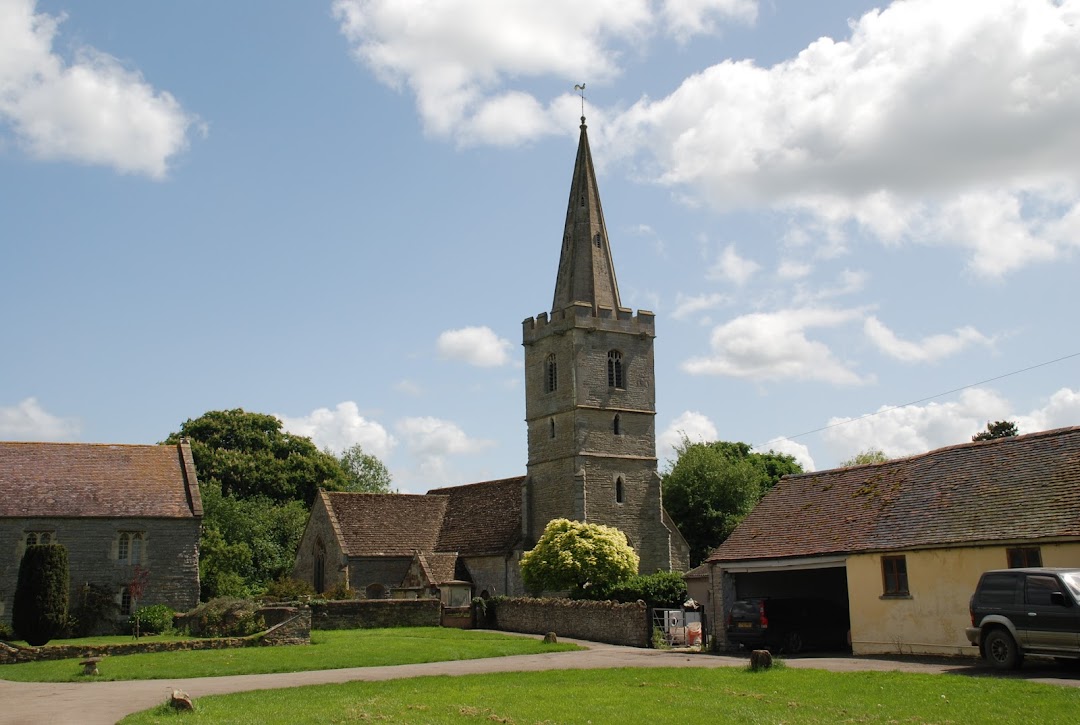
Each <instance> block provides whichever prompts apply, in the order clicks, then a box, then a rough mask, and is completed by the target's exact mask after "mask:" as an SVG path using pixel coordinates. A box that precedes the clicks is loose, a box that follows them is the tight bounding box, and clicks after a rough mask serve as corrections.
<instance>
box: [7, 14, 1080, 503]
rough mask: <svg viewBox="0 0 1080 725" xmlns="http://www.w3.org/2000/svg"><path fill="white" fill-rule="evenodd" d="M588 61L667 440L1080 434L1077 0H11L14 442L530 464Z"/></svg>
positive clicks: (858, 440)
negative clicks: (262, 436) (254, 433)
mask: <svg viewBox="0 0 1080 725" xmlns="http://www.w3.org/2000/svg"><path fill="white" fill-rule="evenodd" d="M581 82H585V83H586V92H585V96H586V100H585V113H586V115H587V117H588V124H589V136H590V141H591V143H592V148H593V155H594V159H595V161H596V164H597V167H598V173H599V183H600V191H601V196H602V199H603V202H604V211H605V217H606V221H607V225H608V229H609V235H610V238H611V244H612V250H613V255H614V259H615V264H616V270H617V274H618V277H619V283H620V289H621V292H622V300H623V303H624V304H625V305H628V306H632V307H634V308H636V309H648V310H653V311H655V312H656V314H657V333H658V338H657V341H656V366H657V369H656V374H657V421H656V422H657V434H658V440H659V446H658V448H659V455H660V457H661V459H662V460H664V459H666V458H668V457H669V456H670V450H671V445H672V444H673V443H674V442H675V441H677V440H678V439H679V436H680V434H681V433H685V434H686V435H688V436H690V437H691V438H695V439H696V438H706V439H721V440H742V441H745V442H748V443H751V444H754V445H756V446H757V447H759V448H761V449H766V448H769V447H773V448H776V449H777V450H782V451H785V452H790V453H792V454H794V455H796V456H797V457H798V458H799V459H800V460H801V461H803V462H804V465H806V466H808V467H814V468H819V469H820V468H828V467H831V466H834V465H836V464H837V463H838V462H839V461H841V460H843V459H844V458H846V457H849V456H851V455H853V454H855V453H856V452H858V451H860V450H864V449H866V448H870V447H876V448H881V449H883V450H885V451H886V452H887V453H889V454H891V455H908V454H913V453H918V452H921V451H925V450H929V449H931V448H936V447H939V446H943V445H950V444H954V443H960V442H964V441H966V440H969V439H970V436H971V435H972V434H973V433H975V432H977V431H978V430H979V429H981V428H983V427H984V426H985V424H986V422H987V421H989V420H998V419H1003V418H1008V419H1011V420H1015V421H1017V422H1018V423H1019V425H1020V428H1021V431H1022V432H1031V431H1035V430H1043V429H1047V428H1054V427H1059V426H1065V425H1077V424H1080V355H1078V353H1080V340H1078V338H1077V335H1076V332H1075V331H1076V329H1077V324H1076V322H1075V321H1074V319H1073V317H1074V314H1075V310H1076V309H1077V308H1078V306H1080V304H1078V303H1080V285H1078V284H1077V280H1078V272H1080V261H1078V257H1080V124H1078V123H1077V119H1078V118H1080V2H1077V1H1076V0H1062V1H1061V2H1049V1H1044V0H1012V1H1008V0H981V1H980V2H977V3H976V2H959V1H957V2H943V1H942V0H911V1H909V2H894V3H892V4H889V5H883V4H878V5H875V4H873V3H866V2H855V1H841V0H837V1H835V2H830V3H805V2H802V1H800V0H790V1H788V0H774V1H772V2H766V1H764V0H763V1H761V2H754V1H753V0H654V1H651V2H650V1H648V0H617V1H615V0H611V1H608V0H604V1H598V2H584V3H583V2H581V1H580V0H574V1H573V2H571V1H570V0H544V1H543V2H520V3H507V2H501V1H498V0H490V1H485V0H442V1H441V2H425V1H423V0H414V1H413V2H402V1H401V0H370V1H367V0H337V1H336V2H323V3H318V2H314V3H273V4H266V3H217V2H214V3H211V2H188V3H146V2H140V1H138V0H126V1H109V0H106V1H103V2H95V3H72V2H70V0H68V1H67V2H64V1H52V0H50V1H48V2H46V1H44V0H42V1H41V2H37V3H35V2H32V1H30V0H0V306H2V309H3V323H2V327H0V329H2V331H3V334H2V338H0V339H2V341H3V342H2V352H0V439H7V440H65V441H87V442H119V443H152V442H156V441H160V440H162V439H163V438H165V437H166V436H167V435H168V434H169V433H170V432H172V431H175V430H177V428H178V427H179V425H180V424H181V423H182V422H183V421H184V420H185V419H187V418H193V417H197V416H199V415H201V414H202V413H203V412H205V411H207V410H214V409H225V408H234V407H243V408H245V409H248V410H253V411H259V412H265V413H273V414H276V415H278V416H279V417H281V418H282V419H283V420H284V421H285V424H286V427H287V428H288V429H290V430H293V431H295V432H298V433H303V434H305V435H311V436H312V437H313V438H314V439H315V441H316V442H317V443H319V444H320V445H321V446H329V447H332V448H336V449H340V448H342V447H344V446H346V445H349V444H352V443H355V442H359V443H362V444H363V445H364V447H365V448H366V449H367V450H369V451H371V452H373V453H376V454H377V455H379V456H380V457H381V458H383V459H384V460H385V461H386V462H387V464H388V465H389V467H390V469H391V471H392V473H393V474H394V476H395V481H396V484H397V485H398V487H399V488H400V489H401V490H404V491H415V492H423V491H425V490H427V489H428V488H432V487H436V486H443V485H449V484H455V483H464V482H469V481H477V480H484V479H488V478H499V477H504V476H514V475H521V474H523V473H524V471H525V461H526V441H525V426H524V422H523V417H524V388H523V380H522V375H523V372H522V350H521V347H520V342H521V321H522V320H523V319H525V318H526V317H530V316H533V315H536V314H538V313H540V312H542V311H545V310H547V309H548V308H549V306H550V304H551V296H552V292H553V289H554V283H555V272H556V266H557V263H558V252H559V243H560V239H561V235H562V223H563V219H564V215H565V211H566V206H565V205H566V198H567V194H568V192H569V184H570V174H571V170H572V166H573V159H574V152H575V144H576V140H577V134H578V116H579V115H580V112H581V111H580V104H581V99H580V98H579V97H578V96H577V95H576V94H575V93H574V91H573V87H574V84H576V83H581ZM1062 358H1064V359H1062ZM1052 361H1057V362H1052ZM1044 363H1049V364H1044ZM1034 366H1038V367H1034ZM1032 367H1034V369H1031V370H1027V371H1026V372H1018V371H1022V370H1026V369H1028V368H1032ZM1014 372H1015V373H1016V374H1010V373H1014ZM983 381H990V382H983ZM947 391H955V392H951V393H948V394H944V395H940V394H942V393H946V392H947ZM912 401H919V402H917V403H915V404H914V405H907V406H904V404H906V403H910V402H912ZM896 406H904V407H896ZM864 416H865V417H864ZM819 429H824V430H819ZM810 431H814V432H812V433H811V432H810Z"/></svg>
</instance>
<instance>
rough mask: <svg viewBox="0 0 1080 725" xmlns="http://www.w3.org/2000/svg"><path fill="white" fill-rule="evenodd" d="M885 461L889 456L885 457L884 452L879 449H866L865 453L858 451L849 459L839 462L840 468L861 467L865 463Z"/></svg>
mask: <svg viewBox="0 0 1080 725" xmlns="http://www.w3.org/2000/svg"><path fill="white" fill-rule="evenodd" d="M887 460H889V456H887V455H885V451H883V450H881V449H880V448H867V449H866V450H865V451H859V452H858V453H856V454H855V455H854V456H852V457H851V458H848V459H845V460H843V461H840V466H841V467H842V468H846V467H847V466H862V465H865V464H867V463H884V462H885V461H887Z"/></svg>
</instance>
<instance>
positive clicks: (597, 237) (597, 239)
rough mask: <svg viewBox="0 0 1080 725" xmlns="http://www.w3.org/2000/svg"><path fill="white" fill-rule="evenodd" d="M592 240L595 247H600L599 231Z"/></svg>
mask: <svg viewBox="0 0 1080 725" xmlns="http://www.w3.org/2000/svg"><path fill="white" fill-rule="evenodd" d="M593 242H594V243H595V244H596V248H597V249H600V246H601V245H600V232H597V233H596V236H595V237H594V238H593Z"/></svg>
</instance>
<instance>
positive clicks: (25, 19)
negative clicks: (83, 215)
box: [0, 0, 198, 178]
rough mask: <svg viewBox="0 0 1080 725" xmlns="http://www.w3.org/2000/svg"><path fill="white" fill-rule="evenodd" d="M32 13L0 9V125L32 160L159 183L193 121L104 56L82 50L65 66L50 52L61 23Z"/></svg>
mask: <svg viewBox="0 0 1080 725" xmlns="http://www.w3.org/2000/svg"><path fill="white" fill-rule="evenodd" d="M35 5H36V3H35V1H34V0H3V2H0V121H3V120H6V121H7V122H8V123H9V124H10V125H11V128H12V129H13V130H14V132H15V135H16V137H17V138H18V140H19V142H20V143H21V145H22V146H23V147H25V148H26V150H27V151H28V152H29V153H30V154H32V155H33V156H36V157H38V158H41V159H49V160H64V161H76V162H81V163H88V164H100V165H105V166H111V167H113V168H115V169H117V170H118V171H121V172H125V173H137V174H146V175H148V176H151V177H154V178H162V177H163V176H165V174H166V171H167V170H168V162H169V159H170V158H172V157H173V156H175V155H176V154H178V153H180V152H181V151H183V150H184V149H185V148H187V145H188V132H189V130H190V129H191V128H192V127H193V126H196V125H198V120H197V119H196V118H195V117H194V116H192V115H191V114H189V113H187V112H186V111H184V109H183V108H181V106H180V104H179V103H178V102H177V101H176V99H175V98H173V96H172V95H171V94H169V93H168V92H166V91H157V90H155V89H154V88H153V87H152V86H150V85H149V84H148V83H147V82H146V81H145V80H144V79H143V77H142V75H141V74H140V73H139V72H138V71H136V70H131V69H128V68H125V67H123V66H122V65H121V64H120V62H119V61H117V60H116V59H115V58H113V57H112V56H109V55H107V54H105V53H102V52H100V51H98V50H95V49H93V48H88V47H83V48H80V49H78V50H77V52H76V53H75V56H74V58H73V60H72V61H71V62H70V63H69V62H67V61H65V59H63V58H61V57H60V55H58V54H57V53H55V52H54V50H53V42H54V39H55V37H56V34H57V30H58V26H59V24H60V23H61V22H62V21H63V19H64V18H63V16H60V17H54V16H50V15H47V14H45V13H40V14H35V12H34V11H35Z"/></svg>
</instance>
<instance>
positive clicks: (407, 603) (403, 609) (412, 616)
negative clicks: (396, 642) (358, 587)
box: [310, 599, 442, 629]
mask: <svg viewBox="0 0 1080 725" xmlns="http://www.w3.org/2000/svg"><path fill="white" fill-rule="evenodd" d="M310 607H311V626H312V628H314V629H376V628H381V627H438V626H439V622H440V616H441V609H442V605H441V604H440V603H439V600H438V599H354V600H340V601H330V602H319V603H315V602H312V603H311V605H310Z"/></svg>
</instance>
